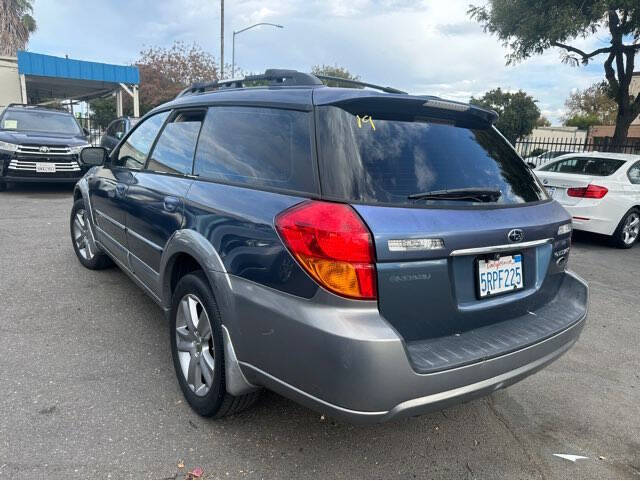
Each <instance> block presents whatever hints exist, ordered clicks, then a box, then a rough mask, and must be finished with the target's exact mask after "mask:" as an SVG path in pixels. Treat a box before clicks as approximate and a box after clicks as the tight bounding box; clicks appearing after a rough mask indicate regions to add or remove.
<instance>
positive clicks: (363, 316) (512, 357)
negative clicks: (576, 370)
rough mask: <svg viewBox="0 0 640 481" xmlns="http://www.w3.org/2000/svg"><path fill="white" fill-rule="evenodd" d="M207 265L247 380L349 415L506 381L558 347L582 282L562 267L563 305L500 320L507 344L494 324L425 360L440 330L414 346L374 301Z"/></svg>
mask: <svg viewBox="0 0 640 481" xmlns="http://www.w3.org/2000/svg"><path fill="white" fill-rule="evenodd" d="M210 274H211V275H212V276H213V277H214V278H216V282H215V284H216V285H217V286H218V287H217V288H216V289H215V290H218V289H222V290H224V291H227V292H220V293H218V294H217V298H218V299H220V300H221V301H222V302H221V304H222V305H221V308H222V310H223V315H224V316H225V319H226V320H227V321H228V327H229V330H230V334H231V338H232V341H233V344H234V348H235V350H236V354H237V357H238V361H239V365H240V366H241V368H242V372H243V373H244V376H246V379H247V380H248V381H249V382H250V383H251V384H255V385H261V386H265V387H268V388H269V389H272V390H274V391H276V392H279V393H280V394H282V395H284V396H286V397H289V398H292V399H294V400H296V401H298V402H300V403H302V404H305V405H307V406H309V407H311V408H313V409H316V410H318V411H321V412H324V413H327V414H329V415H331V416H334V417H337V418H341V419H345V420H348V421H350V422H355V423H370V422H380V421H386V420H389V419H391V418H395V417H400V416H406V415H416V414H420V413H424V412H428V411H432V410H437V409H442V408H443V407H444V406H447V405H449V404H452V403H456V402H462V401H466V400H469V399H472V398H474V397H477V396H482V395H486V394H488V393H490V392H492V391H494V390H496V389H500V388H503V387H506V386H508V385H510V384H513V383H514V382H517V381H519V380H521V379H523V378H524V377H526V376H528V375H530V374H532V373H534V372H536V371H537V370H539V369H541V368H542V367H544V366H545V365H547V364H548V363H550V362H552V361H553V360H555V359H556V358H558V357H559V356H561V355H562V354H563V353H564V352H566V351H567V350H568V349H569V348H570V347H571V346H572V345H573V343H574V342H575V341H576V340H577V338H578V336H579V335H580V332H581V331H582V328H583V326H584V321H585V319H586V316H587V304H588V298H587V297H588V296H587V286H586V284H585V283H584V282H583V281H581V280H580V279H579V278H578V277H577V276H575V275H574V274H572V273H569V272H567V273H565V274H563V276H564V279H563V281H562V282H561V284H560V288H559V290H558V293H557V296H556V300H557V301H558V302H561V303H562V306H563V309H561V310H560V311H559V310H558V309H557V308H554V306H553V303H550V304H548V305H545V306H543V307H541V308H540V309H539V310H538V311H536V312H532V313H531V315H530V319H514V320H513V323H512V324H511V326H509V323H510V321H505V323H504V324H503V326H504V327H505V330H504V331H503V332H505V333H506V332H508V328H511V329H513V330H514V332H519V333H520V335H513V336H511V338H512V343H511V344H509V343H508V342H507V343H506V344H507V345H500V344H495V343H493V345H494V347H491V345H492V343H491V339H490V338H489V337H487V336H491V335H494V334H496V333H497V332H499V331H491V330H490V329H489V330H486V331H481V330H478V332H475V333H474V332H473V331H469V332H468V333H466V336H467V337H466V338H463V339H462V340H461V342H462V341H471V340H472V337H473V336H475V338H474V339H473V340H474V341H477V343H476V346H475V347H476V348H477V349H476V350H475V351H474V350H473V349H471V350H470V351H471V352H470V353H468V354H467V358H466V359H464V362H459V361H460V360H459V359H458V360H457V361H456V360H452V362H442V363H441V365H439V366H437V367H438V369H427V368H425V366H427V367H428V365H427V364H426V363H425V359H429V356H430V355H432V354H434V353H435V354H437V353H438V349H442V348H443V344H442V339H439V340H438V339H434V340H432V341H433V342H434V344H432V345H429V342H425V343H423V345H420V346H418V347H416V345H415V344H413V345H409V344H407V343H405V342H404V340H403V339H402V338H401V337H400V336H399V334H398V333H397V331H395V329H394V328H393V327H392V326H391V325H390V324H389V323H388V322H386V321H385V320H384V319H383V318H382V317H381V316H380V313H379V311H378V307H377V304H376V303H375V302H361V301H360V302H354V301H349V300H346V299H342V298H339V297H337V296H334V295H332V294H329V293H327V292H326V291H324V290H320V291H319V292H318V294H317V295H316V296H315V297H314V298H313V299H309V300H307V299H302V298H298V297H295V296H291V295H288V294H284V293H282V292H279V291H276V290H273V289H269V288H266V287H264V286H261V285H259V284H256V283H253V282H250V281H246V280H243V279H241V278H237V277H234V276H227V275H225V274H221V273H210ZM220 286H225V287H220ZM229 291H231V292H232V293H233V294H231V295H230V292H229ZM556 307H557V306H556ZM525 322H526V323H528V327H529V328H528V329H524V328H523V327H525V324H523V323H525ZM518 323H520V324H518ZM498 326H499V325H498V324H496V325H494V327H493V329H497V328H498ZM483 336H484V337H483ZM483 341H487V343H486V344H484V345H483ZM437 342H440V344H439V345H438V344H437ZM450 342H455V341H453V340H450ZM452 346H454V345H453V344H448V345H445V347H446V348H450V347H452ZM416 350H419V351H420V353H421V356H419V355H418V354H417V353H416ZM412 351H413V352H412ZM459 352H460V353H463V352H465V351H464V350H460V351H459ZM474 356H475V357H474ZM454 361H455V362H454Z"/></svg>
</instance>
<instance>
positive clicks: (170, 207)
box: [164, 196, 180, 212]
mask: <svg viewBox="0 0 640 481" xmlns="http://www.w3.org/2000/svg"><path fill="white" fill-rule="evenodd" d="M179 205H180V199H178V198H177V197H173V196H167V197H165V198H164V210H166V211H167V212H175V211H176V210H178V206H179Z"/></svg>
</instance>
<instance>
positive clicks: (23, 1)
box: [0, 0, 36, 57]
mask: <svg viewBox="0 0 640 481" xmlns="http://www.w3.org/2000/svg"><path fill="white" fill-rule="evenodd" d="M32 13H33V2H32V1H31V0H0V56H8V57H15V55H16V52H17V51H18V50H24V49H25V48H26V46H27V42H28V41H29V37H30V36H31V34H32V33H33V32H35V31H36V20H35V19H34V18H33V16H32V15H31V14H32Z"/></svg>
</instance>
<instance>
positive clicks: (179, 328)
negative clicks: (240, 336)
mask: <svg viewBox="0 0 640 481" xmlns="http://www.w3.org/2000/svg"><path fill="white" fill-rule="evenodd" d="M193 312H195V315H193V314H192V313H193ZM170 319H171V321H170V323H169V329H170V338H171V354H172V357H173V366H174V368H175V371H176V377H177V378H178V384H179V385H180V388H181V389H182V393H183V394H184V397H185V398H186V400H187V402H188V403H189V405H190V406H191V408H192V409H193V410H194V411H195V412H196V413H198V414H199V415H201V416H204V417H212V418H221V417H224V416H229V415H231V414H235V413H237V412H240V411H242V410H244V409H246V408H248V407H249V406H251V405H252V404H253V403H254V402H255V400H256V399H257V398H258V396H259V394H260V393H259V392H258V391H256V392H251V393H248V394H244V395H242V396H232V395H231V394H229V393H228V392H227V391H226V389H225V386H226V384H225V370H224V366H225V364H224V362H225V360H224V344H223V341H222V319H221V317H220V311H219V310H218V305H217V303H216V300H215V299H214V297H213V293H212V292H211V288H210V287H209V282H208V280H207V278H206V276H205V274H204V272H202V271H195V272H192V273H190V274H187V275H186V276H184V277H183V278H182V279H180V281H179V282H178V285H177V286H176V289H175V291H174V294H173V298H172V302H171V317H170ZM196 320H197V322H198V324H197V325H196V323H195V321H196ZM203 322H206V324H204V325H203V324H202V323H203ZM178 343H180V349H179V346H178Z"/></svg>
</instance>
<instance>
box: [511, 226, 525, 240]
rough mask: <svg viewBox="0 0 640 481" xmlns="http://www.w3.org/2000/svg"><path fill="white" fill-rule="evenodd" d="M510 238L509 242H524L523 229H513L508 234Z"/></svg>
mask: <svg viewBox="0 0 640 481" xmlns="http://www.w3.org/2000/svg"><path fill="white" fill-rule="evenodd" d="M507 237H508V238H509V242H522V240H523V239H524V232H523V231H522V229H511V230H510V231H509V234H507Z"/></svg>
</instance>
